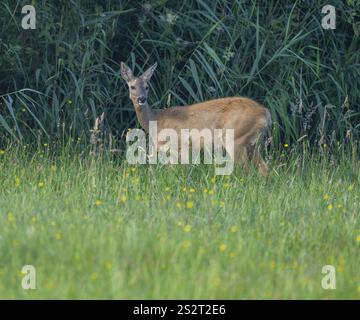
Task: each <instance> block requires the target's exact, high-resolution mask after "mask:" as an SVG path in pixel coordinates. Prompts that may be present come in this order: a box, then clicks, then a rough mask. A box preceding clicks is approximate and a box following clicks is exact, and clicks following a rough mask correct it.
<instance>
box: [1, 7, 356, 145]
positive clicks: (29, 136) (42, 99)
mask: <svg viewBox="0 0 360 320" xmlns="http://www.w3.org/2000/svg"><path fill="white" fill-rule="evenodd" d="M29 2H30V3H31V4H33V5H34V6H35V8H36V14H37V16H36V18H37V24H36V29H35V30H23V29H22V28H21V19H22V17H23V15H22V14H21V8H22V6H23V5H25V4H30V3H29ZM331 4H332V5H334V6H335V8H336V29H335V30H324V29H323V28H322V27H321V20H322V18H323V17H324V14H322V13H321V9H322V7H323V6H324V2H323V1H319V0H316V1H290V0H282V1H278V0H271V1H240V0H237V1H226V0H214V1H205V0H185V1H175V0H173V1H171V0H169V1H168V0H155V1H134V0H131V1H126V0H117V1H114V0H86V1H85V0H84V1H80V0H79V1H75V0H73V1H68V0H66V1H63V0H60V1H58V0H57V1H45V0H43V1H41V0H32V1H30V0H29V1H20V0H17V1H14V0H3V1H2V2H1V4H0V28H1V36H0V143H1V144H3V145H4V144H8V143H9V142H13V141H22V142H26V143H31V144H33V145H34V144H35V145H36V144H39V143H44V142H46V143H48V142H50V143H56V142H66V141H68V140H69V138H70V139H79V137H80V138H81V139H82V140H81V141H83V145H84V146H86V145H87V144H88V143H89V142H90V137H91V131H90V130H92V129H93V127H94V124H95V119H96V118H97V117H99V116H100V115H101V114H102V113H103V112H104V115H105V118H104V122H103V126H102V128H103V129H104V131H105V132H106V135H108V134H111V135H113V136H115V137H116V138H121V137H122V136H123V132H124V130H126V129H127V128H129V127H135V126H136V125H137V121H136V118H135V113H134V112H133V108H132V105H131V102H130V100H129V99H128V92H127V87H126V86H125V84H124V82H123V81H122V80H121V79H120V77H119V63H120V61H121V60H123V61H125V62H127V63H128V64H129V65H130V66H131V67H132V68H134V69H135V72H136V73H140V72H141V71H143V70H144V69H145V68H147V67H148V66H149V65H150V64H152V63H154V62H155V61H157V62H158V64H159V66H158V69H157V71H156V74H155V76H154V78H153V80H152V82H151V94H150V98H151V101H152V105H153V107H154V108H164V107H167V106H171V105H183V104H191V103H194V102H198V101H204V100H207V99H211V98H218V97H225V96H233V95H243V96H248V97H251V98H253V99H256V100H258V101H259V102H261V103H263V104H264V105H265V106H267V107H268V108H270V109H271V113H272V117H273V120H274V128H273V145H274V146H275V147H277V146H280V145H281V144H283V143H288V144H290V143H293V142H296V141H298V140H299V139H300V140H301V141H302V143H305V142H306V143H310V144H312V145H313V144H315V145H316V144H320V145H322V144H327V145H329V146H330V145H331V144H333V143H334V142H336V141H340V142H341V143H347V142H349V140H356V139H358V138H359V132H360V131H359V130H360V124H359V123H360V106H359V101H360V64H359V63H360V50H359V46H360V44H359V35H360V22H359V21H360V20H359V10H358V9H359V1H358V0H346V1H331ZM113 141H119V139H117V140H113Z"/></svg>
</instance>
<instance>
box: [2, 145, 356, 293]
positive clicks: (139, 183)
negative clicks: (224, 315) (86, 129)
mask: <svg viewBox="0 0 360 320" xmlns="http://www.w3.org/2000/svg"><path fill="white" fill-rule="evenodd" d="M51 148H52V146H45V147H43V148H42V149H41V150H37V151H36V152H34V151H28V150H26V148H24V147H15V146H14V147H13V148H9V149H7V150H2V151H1V155H0V184H1V186H2V188H1V189H0V208H1V209H0V217H1V223H0V298H1V299H5V298H6V299H9V298H10V299H13V298H21V299H35V298H44V299H50V298H51V299H53V298H55V299H59V298H60V299H66V298H76V299H82V298H86V299H88V298H90V299H93V298H97V299H189V298H197V299H216V298H217V299H276V298H279V299H283V298H287V299H298V298H299V299H311V298H314V299H358V298H359V297H360V274H359V246H360V225H359V212H360V194H359V183H360V174H359V172H360V170H359V169H360V162H359V160H358V158H357V156H356V150H352V152H351V151H348V152H343V151H341V150H340V149H341V146H340V147H339V150H340V151H338V152H337V156H334V155H333V152H331V153H330V152H327V151H326V150H325V151H324V150H323V151H322V152H319V151H318V152H311V153H307V152H303V154H304V156H301V157H300V156H299V152H298V151H295V150H291V149H289V148H284V150H282V151H281V152H279V153H277V154H273V155H272V157H271V158H272V159H271V172H270V175H269V176H268V177H267V178H264V177H262V176H260V175H259V174H258V173H257V172H256V170H251V171H250V172H249V173H247V174H244V173H243V172H242V169H241V168H237V169H236V171H235V172H234V173H233V175H231V176H223V177H221V176H214V168H213V167H212V166H208V165H198V166H182V165H179V166H160V165H152V166H147V165H139V166H130V165H128V164H127V163H126V161H123V160H122V158H121V157H119V156H114V155H112V154H109V153H104V154H102V155H99V156H96V157H94V156H92V157H90V156H88V155H82V156H79V154H78V153H76V152H71V151H70V150H67V151H64V152H63V153H60V154H57V155H54V154H53V153H52V152H51ZM351 154H353V156H351ZM26 264H30V265H33V266H34V267H35V268H36V286H37V289H36V290H23V289H22V287H21V279H22V278H23V277H24V274H22V273H21V268H22V267H23V266H24V265H26ZM324 265H333V266H334V267H335V268H336V289H335V290H324V289H323V288H322V286H321V281H322V278H323V277H324V274H322V273H321V271H322V267H323V266H324Z"/></svg>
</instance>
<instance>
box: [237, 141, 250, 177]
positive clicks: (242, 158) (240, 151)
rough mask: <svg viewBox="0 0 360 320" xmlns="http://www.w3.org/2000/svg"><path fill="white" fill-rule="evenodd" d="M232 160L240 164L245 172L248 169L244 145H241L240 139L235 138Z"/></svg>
mask: <svg viewBox="0 0 360 320" xmlns="http://www.w3.org/2000/svg"><path fill="white" fill-rule="evenodd" d="M234 162H235V164H236V163H239V164H241V165H242V166H243V168H244V170H245V171H246V172H248V171H249V164H248V155H247V150H246V146H245V145H243V143H242V141H241V140H237V141H235V143H234Z"/></svg>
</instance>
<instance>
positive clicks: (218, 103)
mask: <svg viewBox="0 0 360 320" xmlns="http://www.w3.org/2000/svg"><path fill="white" fill-rule="evenodd" d="M157 112H158V127H159V129H164V128H172V129H175V130H177V131H180V130H181V129H193V128H196V129H199V130H200V129H204V128H209V129H235V136H241V135H243V134H244V133H246V132H249V130H256V131H258V130H260V129H263V128H265V127H266V126H267V125H268V122H269V119H268V118H269V113H268V110H267V109H266V108H265V107H263V106H262V105H260V104H259V103H257V102H256V101H254V100H251V99H249V98H245V97H228V98H221V99H215V100H209V101H206V102H201V103H196V104H193V105H189V106H179V107H171V108H167V109H163V110H158V111H157Z"/></svg>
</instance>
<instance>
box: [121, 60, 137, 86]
mask: <svg viewBox="0 0 360 320" xmlns="http://www.w3.org/2000/svg"><path fill="white" fill-rule="evenodd" d="M120 74H121V77H122V78H123V79H124V80H125V81H126V82H129V81H131V80H132V79H133V78H134V74H133V72H132V71H131V69H130V68H129V67H128V66H127V65H126V64H125V63H124V62H122V61H121V63H120Z"/></svg>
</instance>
